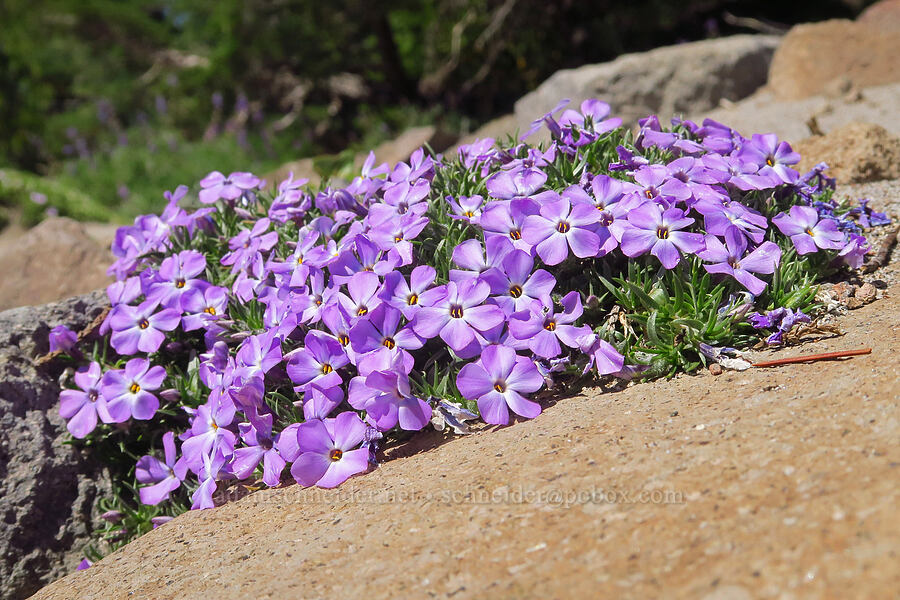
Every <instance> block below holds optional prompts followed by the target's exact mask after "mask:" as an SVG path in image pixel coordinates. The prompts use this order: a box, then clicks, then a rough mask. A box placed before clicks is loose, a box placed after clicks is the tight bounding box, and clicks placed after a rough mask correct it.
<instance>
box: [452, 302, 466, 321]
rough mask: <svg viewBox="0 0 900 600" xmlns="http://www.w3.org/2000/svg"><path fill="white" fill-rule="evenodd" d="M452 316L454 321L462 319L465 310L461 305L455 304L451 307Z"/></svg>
mask: <svg viewBox="0 0 900 600" xmlns="http://www.w3.org/2000/svg"><path fill="white" fill-rule="evenodd" d="M450 316H451V317H453V318H454V319H462V316H463V308H462V306H460V305H459V304H454V305H453V306H451V307H450Z"/></svg>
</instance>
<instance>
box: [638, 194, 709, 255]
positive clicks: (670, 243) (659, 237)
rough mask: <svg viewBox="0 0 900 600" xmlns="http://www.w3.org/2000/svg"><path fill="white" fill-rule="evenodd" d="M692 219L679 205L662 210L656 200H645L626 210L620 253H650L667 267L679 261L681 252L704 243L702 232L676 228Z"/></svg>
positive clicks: (684, 225) (680, 227)
mask: <svg viewBox="0 0 900 600" xmlns="http://www.w3.org/2000/svg"><path fill="white" fill-rule="evenodd" d="M693 222H694V219H691V218H689V217H685V216H684V211H682V210H681V209H679V208H668V209H666V210H665V211H663V209H662V208H661V207H660V206H659V205H658V204H656V203H655V202H645V203H644V204H642V205H641V206H639V207H637V208H634V209H632V210H631V211H630V212H629V213H628V223H629V225H630V227H629V228H628V229H626V230H625V233H623V234H622V252H623V253H624V254H625V256H630V257H635V256H640V255H641V254H645V253H646V252H648V251H649V252H650V253H651V254H653V256H655V257H656V258H658V259H659V262H661V263H662V265H663V266H664V267H665V268H667V269H673V268H675V266H676V265H677V264H678V263H679V261H680V260H681V254H679V250H681V251H682V252H691V253H697V252H700V251H701V250H703V249H704V248H705V247H706V246H705V244H704V241H703V235H702V234H700V233H688V232H685V231H679V230H680V229H684V228H685V227H687V226H689V225H690V224H691V223H693Z"/></svg>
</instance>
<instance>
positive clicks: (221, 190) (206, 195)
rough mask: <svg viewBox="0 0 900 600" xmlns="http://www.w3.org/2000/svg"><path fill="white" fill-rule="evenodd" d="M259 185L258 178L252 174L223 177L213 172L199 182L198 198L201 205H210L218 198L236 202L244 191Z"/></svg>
mask: <svg viewBox="0 0 900 600" xmlns="http://www.w3.org/2000/svg"><path fill="white" fill-rule="evenodd" d="M259 184H260V181H259V178H258V177H256V176H255V175H253V174H252V173H243V172H238V173H232V174H231V175H229V176H228V177H225V175H223V174H222V173H220V172H218V171H213V172H212V173H210V174H209V175H207V176H206V177H204V178H203V179H202V180H200V187H202V188H203V189H202V190H200V194H199V198H200V202H202V203H203V204H212V203H214V202H215V201H216V200H218V199H219V198H224V199H226V200H236V199H238V198H240V197H241V196H242V195H243V194H244V192H245V191H248V190H252V189H255V188H256V187H258V186H259Z"/></svg>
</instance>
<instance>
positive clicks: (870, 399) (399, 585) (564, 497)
mask: <svg viewBox="0 0 900 600" xmlns="http://www.w3.org/2000/svg"><path fill="white" fill-rule="evenodd" d="M879 207H880V208H884V205H883V204H880V205H879ZM889 268H891V269H894V270H893V271H892V273H894V274H895V273H896V272H897V271H896V267H889ZM882 277H885V278H887V275H885V274H882ZM840 324H841V328H842V329H843V330H844V331H845V332H846V335H845V336H844V337H841V338H837V339H836V338H826V339H824V340H821V341H819V342H816V343H811V344H809V345H805V346H804V347H803V348H788V349H784V350H781V351H779V352H778V353H777V355H779V356H780V355H789V356H796V355H798V354H804V353H813V352H826V351H834V350H839V349H847V348H859V347H862V346H867V347H870V348H872V349H873V351H872V354H871V355H869V356H862V357H858V358H854V359H852V360H847V361H840V362H837V361H835V362H827V361H825V362H818V363H812V364H806V365H792V366H788V367H782V368H778V369H750V370H749V371H745V372H742V373H737V372H733V371H732V372H726V373H723V374H722V375H719V376H718V377H713V376H697V377H677V378H675V379H673V380H660V381H656V382H653V383H649V384H639V385H635V386H632V387H629V388H627V389H624V390H622V391H618V392H607V393H604V392H602V390H600V389H597V388H595V389H586V390H583V392H582V393H581V394H578V395H575V396H571V397H564V398H560V399H559V401H558V402H555V403H550V404H549V405H548V406H547V408H546V410H545V411H544V414H542V415H540V416H539V417H538V418H536V419H533V420H531V421H525V422H519V423H516V424H514V425H512V426H510V427H498V428H490V429H491V430H489V431H483V432H481V433H476V434H474V435H470V436H466V437H462V438H457V439H452V440H450V441H449V442H447V443H443V441H444V440H443V436H442V435H440V434H439V433H437V432H423V433H421V434H417V435H416V436H415V437H414V438H413V439H412V440H410V441H409V442H407V443H406V444H404V445H403V446H401V447H397V448H395V449H394V450H393V451H392V452H390V453H389V455H390V457H391V459H390V460H388V461H387V462H386V463H385V464H383V465H381V466H380V467H379V468H378V469H377V470H376V471H375V472H373V473H370V474H368V475H364V476H361V477H358V478H354V479H351V480H349V481H347V482H346V483H344V484H343V485H342V486H341V487H340V488H338V489H335V490H320V489H302V488H299V487H298V486H296V485H291V486H289V487H285V488H283V489H276V490H266V491H259V492H255V493H253V494H250V495H249V496H247V497H245V498H243V499H242V500H239V501H237V502H234V503H230V504H226V505H225V506H222V507H220V508H216V509H212V510H207V511H194V512H191V513H188V514H184V515H181V516H179V517H178V518H176V519H175V520H174V521H172V522H170V523H168V524H166V525H163V526H162V527H160V528H158V529H155V530H153V531H151V532H150V533H148V534H147V535H145V536H143V537H141V538H140V539H138V540H136V541H134V542H132V543H131V544H129V545H127V546H126V547H125V548H123V549H121V550H119V551H117V552H115V553H114V554H112V555H110V556H108V557H106V558H104V559H103V560H102V561H100V562H99V563H97V564H95V565H94V566H93V567H91V568H90V569H88V570H87V571H80V572H78V573H74V574H72V575H69V576H67V577H66V578H65V579H63V580H61V581H57V582H55V583H54V584H51V585H50V586H48V587H46V588H44V589H43V590H42V591H41V592H40V593H39V594H38V595H37V596H36V598H38V599H40V600H51V599H52V600H70V599H72V598H79V599H83V600H90V599H92V598H97V599H101V598H102V599H104V600H107V599H113V598H116V599H117V598H122V599H137V598H154V599H160V600H161V599H175V598H179V599H180V598H246V597H254V598H341V599H343V598H354V599H355V598H366V599H375V598H442V599H444V598H452V599H453V600H457V599H459V598H463V599H469V598H477V599H493V598H719V599H721V598H748V597H752V598H792V597H796V598H888V597H894V596H896V593H895V592H896V590H897V589H900V587H898V586H900V578H898V576H900V573H898V570H897V548H900V487H898V486H897V483H896V481H897V468H898V467H897V463H898V462H900V446H898V445H897V443H896V441H897V436H898V433H900V431H898V427H900V405H898V403H897V392H898V389H900V387H898V384H900V363H898V361H896V360H893V357H895V356H896V347H897V344H898V343H900V296H898V294H897V289H896V285H895V286H894V287H892V288H889V289H888V290H886V291H885V294H884V299H883V300H879V301H877V302H875V303H874V304H870V305H868V306H864V307H862V308H860V309H859V310H856V311H853V312H852V313H849V314H848V315H847V316H846V317H844V318H843V319H842V320H841V322H840ZM762 356H766V357H772V353H770V352H766V353H764V354H762V355H761V356H753V359H754V360H755V359H757V358H761V357H762Z"/></svg>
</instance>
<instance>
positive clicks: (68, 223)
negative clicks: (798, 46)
mask: <svg viewBox="0 0 900 600" xmlns="http://www.w3.org/2000/svg"><path fill="white" fill-rule="evenodd" d="M97 231H98V228H94V230H92V232H91V233H88V230H87V228H86V227H85V225H84V224H82V223H79V222H78V221H73V220H72V219H67V218H63V217H57V218H50V219H47V220H46V221H43V222H42V223H41V224H39V225H38V226H37V227H35V228H33V229H31V230H29V231H27V232H24V233H14V232H11V233H10V234H9V235H3V236H0V310H4V309H7V308H13V307H16V306H25V305H33V304H43V303H45V302H52V301H54V300H60V299H62V298H68V297H70V296H76V295H78V294H84V293H87V292H90V291H93V290H96V289H98V288H101V287H105V286H106V285H108V284H109V283H110V278H109V277H108V276H107V275H106V269H107V267H108V266H109V265H110V263H111V262H112V260H113V257H112V254H111V253H110V251H109V240H105V243H104V242H101V241H99V240H98V239H97V237H96V236H97V235H98V233H97ZM92 234H93V235H92ZM107 234H108V230H107Z"/></svg>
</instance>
